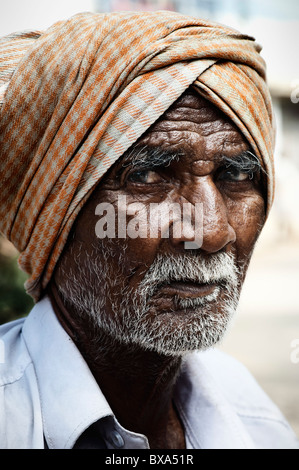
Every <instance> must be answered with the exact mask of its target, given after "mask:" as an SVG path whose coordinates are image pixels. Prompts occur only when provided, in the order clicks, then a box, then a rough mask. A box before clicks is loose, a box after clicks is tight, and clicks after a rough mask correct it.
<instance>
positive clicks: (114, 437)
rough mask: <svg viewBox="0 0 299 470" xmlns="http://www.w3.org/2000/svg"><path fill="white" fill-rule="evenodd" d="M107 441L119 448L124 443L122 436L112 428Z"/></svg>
mask: <svg viewBox="0 0 299 470" xmlns="http://www.w3.org/2000/svg"><path fill="white" fill-rule="evenodd" d="M109 441H110V442H111V444H112V445H113V446H114V447H116V448H117V449H120V448H121V447H123V446H124V445H125V441H124V439H123V437H122V436H121V434H119V432H117V431H116V430H114V431H112V432H111V433H110V435H109Z"/></svg>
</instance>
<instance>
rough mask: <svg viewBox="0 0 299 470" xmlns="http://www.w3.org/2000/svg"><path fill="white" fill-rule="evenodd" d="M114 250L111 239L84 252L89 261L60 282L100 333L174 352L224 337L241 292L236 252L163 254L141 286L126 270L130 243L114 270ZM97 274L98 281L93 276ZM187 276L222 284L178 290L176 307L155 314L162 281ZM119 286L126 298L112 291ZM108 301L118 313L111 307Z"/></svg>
mask: <svg viewBox="0 0 299 470" xmlns="http://www.w3.org/2000/svg"><path fill="white" fill-rule="evenodd" d="M102 243H103V242H102ZM103 253H104V256H103ZM110 256H111V253H110V247H109V243H107V240H106V244H105V245H104V243H103V248H102V249H99V246H95V247H94V250H93V252H92V254H91V255H89V256H84V257H83V259H84V265H83V266H82V265H78V269H77V270H76V272H75V273H67V274H66V273H65V274H64V284H63V285H59V286H58V288H59V291H60V293H61V294H62V297H63V299H65V301H66V303H67V305H69V306H71V307H72V306H73V307H74V308H75V310H76V311H77V312H79V313H80V316H81V318H83V319H84V317H85V318H86V315H88V316H89V317H90V319H92V323H93V326H94V328H95V334H96V332H97V331H98V333H99V337H100V336H101V333H103V332H104V333H105V334H107V335H109V337H110V338H111V341H112V342H113V339H115V340H117V341H118V342H120V343H122V344H126V345H130V346H131V347H140V348H142V349H145V350H150V351H155V352H158V353H160V354H164V355H170V356H183V355H184V354H185V353H188V352H191V351H194V350H204V349H207V348H209V347H211V346H214V345H215V344H216V343H218V342H219V341H220V340H221V339H222V338H223V336H224V334H225V332H226V331H227V329H228V326H229V324H230V322H231V320H232V318H233V316H234V312H235V310H236V307H237V303H238V298H239V294H240V286H239V282H238V278H239V277H238V274H239V273H238V269H237V267H236V265H235V262H234V258H233V256H232V255H230V254H227V253H218V254H211V255H209V258H208V259H203V258H202V257H201V256H200V254H196V255H191V254H186V255H176V256H167V257H165V256H157V258H156V259H155V260H154V262H153V264H152V265H151V266H150V268H149V269H148V271H147V272H146V273H145V275H144V278H143V280H142V281H141V282H140V284H139V286H138V288H137V289H133V288H131V287H129V286H128V285H127V284H126V277H125V275H124V274H123V272H122V268H121V267H122V266H123V264H124V256H125V249H124V252H123V254H122V256H121V257H122V258H123V259H120V260H119V272H118V273H116V272H115V271H113V272H112V269H111V263H109V259H110V260H111V258H110ZM91 279H97V282H96V283H95V282H89V281H88V280H91ZM182 280H185V281H186V280H188V281H190V282H198V283H208V284H212V283H216V284H219V285H220V287H216V288H215V289H214V291H213V293H212V294H209V295H206V296H203V297H197V298H181V297H179V296H175V298H174V299H173V303H174V309H173V310H172V311H171V310H170V311H169V312H163V313H158V314H155V312H153V305H152V297H153V295H154V293H155V292H156V290H157V286H158V285H160V284H161V283H167V282H170V281H182ZM93 286H96V288H95V287H93ZM115 286H117V292H118V296H117V298H118V299H119V298H121V299H122V300H121V301H119V300H118V301H117V299H115V298H113V297H112V295H111V292H112V288H115ZM107 301H108V302H109V304H110V310H112V312H113V314H107V313H106V306H107ZM217 303H218V304H219V306H218V305H217ZM176 310H180V311H181V313H177V312H176Z"/></svg>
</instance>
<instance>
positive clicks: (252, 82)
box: [0, 11, 274, 300]
mask: <svg viewBox="0 0 299 470" xmlns="http://www.w3.org/2000/svg"><path fill="white" fill-rule="evenodd" d="M260 49H261V48H260V47H259V45H258V44H257V43H256V42H255V41H254V39H253V38H251V37H249V36H246V35H243V34H240V33H239V32H237V31H235V30H232V29H230V28H228V27H225V26H222V25H219V24H216V23H211V22H208V21H203V20H201V19H198V18H191V17H187V16H183V15H180V14H178V13H173V12H167V11H165V12H161V11H160V12H154V13H153V12H151V13H149V12H142V13H132V12H130V13H126V12H122V13H112V14H92V13H82V14H79V15H76V16H74V17H72V18H71V19H69V20H67V21H60V22H58V23H56V24H54V25H53V26H52V27H50V28H49V29H47V30H46V31H44V32H32V33H28V32H26V33H19V34H12V35H10V36H6V37H4V38H2V39H0V230H1V231H2V232H3V233H4V235H5V236H6V237H7V238H8V239H9V240H11V242H12V243H13V244H14V245H15V247H16V248H17V249H18V250H19V252H20V257H19V264H20V267H21V268H22V269H23V270H24V271H26V272H27V273H28V274H29V279H28V281H27V282H26V288H27V292H28V293H29V294H30V295H31V296H32V297H33V298H34V299H35V300H38V299H39V298H40V297H41V296H42V294H43V291H44V289H45V287H46V285H47V283H48V282H49V280H50V278H51V275H52V274H53V270H54V268H55V265H56V263H57V260H58V258H59V256H60V254H61V252H62V250H63V247H64V245H65V243H66V240H67V236H68V234H69V232H70V229H71V226H72V224H73V222H74V220H75V219H76V217H77V215H78V213H79V211H80V209H81V208H82V206H83V205H84V203H85V202H86V200H87V198H88V196H89V195H90V194H91V192H92V190H93V189H94V188H95V186H96V185H97V184H98V183H99V181H100V179H101V177H102V176H103V174H104V173H105V172H106V171H107V170H108V168H109V167H111V165H112V164H113V163H114V162H115V161H116V160H117V159H118V158H119V157H120V156H121V155H122V154H123V153H124V152H125V151H126V150H127V149H128V148H129V147H130V146H131V145H132V144H133V143H134V142H135V141H136V140H137V139H138V138H139V137H140V136H141V135H142V134H143V133H144V132H145V131H146V130H147V129H148V128H149V127H150V126H151V125H152V124H153V123H154V122H155V121H156V120H157V119H158V118H159V117H160V116H161V115H162V114H163V113H164V112H165V111H166V110H167V109H168V108H169V106H170V105H171V104H172V103H174V101H175V100H176V99H177V98H179V96H180V95H181V94H182V93H183V92H184V91H185V90H186V89H187V88H188V87H189V86H190V85H191V84H194V85H195V86H196V87H197V89H198V90H199V92H200V94H201V95H202V96H204V97H205V98H207V99H208V100H210V101H211V102H212V103H214V104H215V105H216V106H217V107H218V108H220V109H221V110H222V111H223V112H224V113H226V115H227V116H229V117H230V118H231V119H232V121H233V122H234V123H235V124H236V125H237V126H238V128H239V129H240V130H241V132H242V133H243V135H244V136H245V137H246V138H247V140H248V142H249V143H250V144H251V146H252V148H253V150H254V151H255V152H256V154H257V155H258V157H259V158H260V160H261V162H262V165H263V167H264V169H265V171H266V173H267V178H268V199H267V207H268V209H269V207H270V206H271V203H272V199H273V187H274V176H273V173H274V172H273V146H274V131H273V117H272V108H271V100H270V95H269V91H268V88H267V85H266V83H265V64H264V61H263V59H262V57H261V56H260V54H259V52H260Z"/></svg>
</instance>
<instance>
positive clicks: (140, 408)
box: [49, 289, 185, 449]
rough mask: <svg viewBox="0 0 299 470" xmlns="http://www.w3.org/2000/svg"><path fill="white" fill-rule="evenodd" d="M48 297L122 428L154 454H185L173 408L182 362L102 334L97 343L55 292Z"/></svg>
mask: <svg viewBox="0 0 299 470" xmlns="http://www.w3.org/2000/svg"><path fill="white" fill-rule="evenodd" d="M49 295H50V299H51V302H52V305H53V308H54V310H55V313H56V315H57V317H58V319H59V321H60V323H61V324H62V326H63V327H64V329H65V330H66V331H67V333H68V334H69V335H70V336H71V338H72V339H73V341H74V342H75V344H76V345H77V347H78V349H79V350H80V352H81V354H82V356H83V357H84V359H85V361H86V363H87V364H88V366H89V368H90V370H91V372H92V373H93V375H94V377H95V379H96V381H97V383H98V384H99V387H100V388H101V391H102V392H103V394H104V395H105V397H106V398H107V401H108V402H109V405H110V406H111V409H112V411H113V413H114V414H115V416H116V418H117V419H118V421H119V422H120V424H121V425H122V426H124V427H125V428H127V429H128V430H130V431H133V432H137V433H141V434H144V435H145V436H146V437H147V438H148V440H149V444H150V447H151V448H153V449H154V448H155V449H158V448H162V449H167V448H173V449H179V448H184V447H185V439H184V431H183V426H182V423H181V420H180V417H179V415H178V413H177V411H176V408H175V405H174V403H173V388H174V385H175V382H176V378H177V376H178V373H179V371H180V367H181V358H180V357H171V356H164V355H161V354H158V353H156V352H152V351H145V350H142V349H140V348H138V347H130V346H127V345H123V344H120V343H119V342H117V341H115V340H114V339H113V338H111V337H109V336H108V335H107V334H105V333H103V332H101V334H97V335H96V337H95V335H94V328H93V326H92V325H90V324H88V320H87V319H84V321H81V322H79V321H78V320H77V318H78V317H77V315H74V316H73V315H72V313H71V312H69V311H68V309H66V308H65V306H64V305H63V303H62V301H61V299H60V297H59V294H58V293H57V291H55V289H54V290H51V291H50V292H49ZM74 317H76V321H75V320H74Z"/></svg>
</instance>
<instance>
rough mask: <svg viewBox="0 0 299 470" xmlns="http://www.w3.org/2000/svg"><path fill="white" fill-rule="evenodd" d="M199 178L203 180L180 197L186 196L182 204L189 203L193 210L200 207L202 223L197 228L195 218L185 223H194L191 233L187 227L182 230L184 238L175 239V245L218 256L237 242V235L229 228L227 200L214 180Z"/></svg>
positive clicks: (182, 198) (173, 240)
mask: <svg viewBox="0 0 299 470" xmlns="http://www.w3.org/2000/svg"><path fill="white" fill-rule="evenodd" d="M198 179H199V180H200V181H198V182H197V183H196V184H192V185H190V186H189V187H188V189H187V190H185V191H184V192H183V193H182V194H181V196H183V197H181V201H183V200H184V202H186V201H188V203H189V204H191V205H192V206H193V207H196V205H197V206H199V207H200V208H201V213H202V216H201V218H200V220H201V223H200V224H198V223H197V224H195V226H194V217H193V218H192V219H191V220H190V219H189V222H188V220H187V222H186V220H185V221H184V223H185V224H186V223H187V224H188V223H190V224H192V227H190V228H191V229H190V230H188V227H187V228H186V227H185V230H182V235H181V237H180V238H173V239H172V242H173V243H174V244H175V245H176V246H177V247H178V245H179V246H180V247H181V246H182V243H184V247H185V248H186V247H187V248H192V247H198V248H199V249H200V250H202V251H204V252H206V253H216V252H217V251H220V250H222V249H223V248H225V247H226V246H227V245H229V244H231V243H234V242H235V240H236V232H235V230H234V228H233V227H232V226H231V225H230V222H229V213H228V207H227V204H226V202H225V199H224V197H223V195H222V194H221V192H220V191H219V189H218V188H217V186H216V185H215V183H214V182H213V180H212V178H210V177H201V178H198ZM193 213H194V211H193ZM196 225H197V226H196ZM194 229H195V230H194ZM196 231H197V232H196ZM198 231H200V233H198ZM190 234H192V236H190ZM198 240H200V244H198ZM193 241H195V244H192V242H193ZM186 242H187V244H186ZM190 242H191V243H190Z"/></svg>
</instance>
